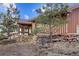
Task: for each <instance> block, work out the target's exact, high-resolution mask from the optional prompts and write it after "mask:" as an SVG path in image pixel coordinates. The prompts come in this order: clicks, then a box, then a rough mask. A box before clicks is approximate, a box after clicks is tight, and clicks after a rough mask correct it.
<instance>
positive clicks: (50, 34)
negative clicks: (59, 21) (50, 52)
mask: <svg viewBox="0 0 79 59" xmlns="http://www.w3.org/2000/svg"><path fill="white" fill-rule="evenodd" d="M49 39H50V42H51V40H52V25H51V23H50V24H49Z"/></svg>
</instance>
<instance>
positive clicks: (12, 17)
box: [0, 4, 20, 36]
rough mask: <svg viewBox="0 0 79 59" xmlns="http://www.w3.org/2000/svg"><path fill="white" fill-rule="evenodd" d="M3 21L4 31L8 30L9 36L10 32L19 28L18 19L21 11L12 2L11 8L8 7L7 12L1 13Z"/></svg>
mask: <svg viewBox="0 0 79 59" xmlns="http://www.w3.org/2000/svg"><path fill="white" fill-rule="evenodd" d="M0 17H1V19H2V20H3V22H2V24H1V25H2V26H3V27H1V29H2V32H7V34H8V36H9V33H10V32H13V31H14V30H15V29H17V24H16V22H17V20H19V17H20V15H19V11H18V10H17V8H14V7H13V5H12V4H10V8H7V11H6V13H1V14H0Z"/></svg>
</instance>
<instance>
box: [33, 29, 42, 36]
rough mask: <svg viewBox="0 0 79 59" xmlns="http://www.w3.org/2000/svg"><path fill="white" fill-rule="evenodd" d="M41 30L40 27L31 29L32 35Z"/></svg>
mask: <svg viewBox="0 0 79 59" xmlns="http://www.w3.org/2000/svg"><path fill="white" fill-rule="evenodd" d="M41 31H42V28H35V29H34V30H33V31H32V35H36V34H37V33H39V32H41Z"/></svg>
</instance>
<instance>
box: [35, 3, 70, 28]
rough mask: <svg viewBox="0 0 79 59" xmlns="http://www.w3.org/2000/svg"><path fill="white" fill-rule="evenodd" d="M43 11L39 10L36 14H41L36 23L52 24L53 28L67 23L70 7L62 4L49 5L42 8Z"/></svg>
mask: <svg viewBox="0 0 79 59" xmlns="http://www.w3.org/2000/svg"><path fill="white" fill-rule="evenodd" d="M42 9H43V10H45V11H44V12H42V10H40V9H37V10H38V11H37V10H36V12H37V13H39V16H38V17H37V20H36V22H37V23H43V24H50V23H51V24H52V25H53V26H58V25H61V24H64V23H66V22H67V21H66V19H67V14H68V10H69V7H68V5H66V4H62V3H47V4H46V6H42ZM39 11H40V12H42V13H40V12H39Z"/></svg>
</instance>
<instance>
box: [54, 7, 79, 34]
mask: <svg viewBox="0 0 79 59" xmlns="http://www.w3.org/2000/svg"><path fill="white" fill-rule="evenodd" d="M67 21H68V22H67V24H64V26H60V27H57V28H54V31H53V32H54V33H55V34H67V33H76V27H77V25H79V8H76V9H73V10H72V11H71V12H70V14H69V15H68V17H67Z"/></svg>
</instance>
